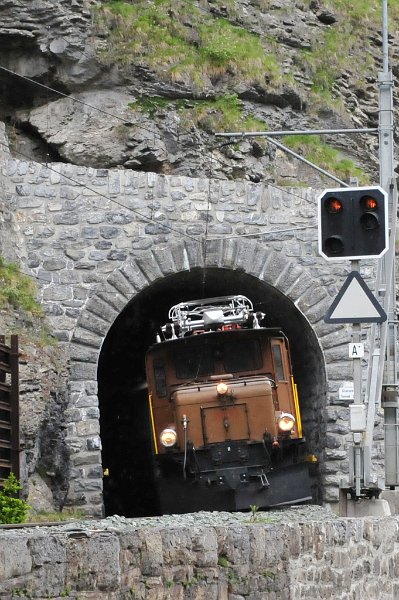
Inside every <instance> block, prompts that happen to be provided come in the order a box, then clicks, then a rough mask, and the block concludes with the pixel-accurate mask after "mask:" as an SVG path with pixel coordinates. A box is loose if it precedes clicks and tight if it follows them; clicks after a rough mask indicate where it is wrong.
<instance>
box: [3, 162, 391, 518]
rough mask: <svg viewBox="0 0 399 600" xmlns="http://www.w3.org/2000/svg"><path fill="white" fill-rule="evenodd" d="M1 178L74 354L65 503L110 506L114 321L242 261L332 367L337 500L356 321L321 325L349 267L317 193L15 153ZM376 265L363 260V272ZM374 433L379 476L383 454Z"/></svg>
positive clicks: (330, 454)
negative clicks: (107, 350)
mask: <svg viewBox="0 0 399 600" xmlns="http://www.w3.org/2000/svg"><path fill="white" fill-rule="evenodd" d="M1 178H2V182H3V185H4V186H5V202H6V209H7V210H8V211H9V212H10V213H12V215H13V217H14V223H15V224H16V226H17V228H18V236H19V238H18V239H19V240H21V241H19V244H20V245H21V249H20V252H19V255H20V257H21V261H22V262H23V268H24V270H25V271H26V272H27V273H29V274H30V275H31V276H33V277H35V278H36V280H37V283H38V287H39V298H40V301H41V303H42V305H43V308H44V310H45V312H46V315H47V318H48V321H49V323H50V327H51V329H52V331H53V332H54V334H55V336H56V337H57V338H58V340H59V343H60V344H61V345H63V346H64V348H65V355H66V356H67V357H68V361H69V392H68V393H69V401H68V407H67V410H66V412H65V419H66V424H67V441H68V447H69V451H70V455H71V466H72V469H71V481H70V486H69V496H68V502H69V504H79V505H80V506H81V507H83V510H84V511H85V512H87V514H93V515H101V512H102V468H101V440H100V437H99V408H98V398H97V365H98V358H99V353H100V349H101V346H102V344H103V341H104V339H105V337H106V335H107V333H108V331H109V330H110V328H111V327H112V324H113V322H114V320H115V319H116V317H117V316H118V315H119V314H120V312H121V311H122V310H123V308H124V307H125V306H126V305H127V303H128V302H129V301H130V300H131V299H132V298H134V296H135V295H136V294H138V293H139V292H140V291H141V290H143V289H145V288H147V287H149V286H151V285H152V284H153V283H154V282H156V281H159V280H160V279H162V278H164V277H167V276H168V275H170V274H172V273H179V272H183V271H187V270H191V269H193V268H195V267H200V268H203V267H204V266H206V267H214V266H216V267H220V268H223V269H232V270H241V271H243V272H245V273H248V274H249V275H252V276H254V277H256V278H258V279H259V280H261V281H264V282H265V283H267V284H268V285H270V286H273V287H274V288H275V289H277V290H279V292H281V293H282V294H284V296H286V297H287V298H288V299H289V300H290V302H292V307H293V310H296V311H299V313H300V314H301V315H302V317H303V318H304V319H305V320H306V322H307V323H309V324H310V326H311V327H312V328H313V331H314V333H315V335H316V336H317V340H318V344H319V347H318V349H316V351H317V352H319V353H322V354H321V356H322V357H323V358H322V360H324V361H325V372H326V378H327V381H326V387H327V398H323V399H322V402H321V403H320V406H324V408H323V414H322V419H323V420H324V422H325V424H326V440H325V447H326V451H325V456H324V463H323V474H322V483H323V485H324V488H325V499H326V501H328V502H336V501H337V500H338V489H339V482H340V479H341V478H342V477H346V476H347V475H346V474H347V471H348V465H347V450H346V446H347V443H348V440H349V437H350V436H349V430H348V413H349V411H348V408H347V404H348V402H347V401H339V399H338V388H339V387H340V386H341V385H342V384H343V382H344V381H346V380H348V379H351V377H352V373H351V364H350V362H349V361H348V357H347V342H348V341H350V329H349V328H348V327H346V326H331V325H326V324H325V323H324V321H323V316H324V314H325V313H326V311H327V309H328V307H329V306H330V304H331V302H332V299H333V297H334V296H335V295H336V293H337V291H338V289H339V288H340V286H341V284H342V282H343V280H344V278H345V277H346V275H347V273H348V264H346V263H336V264H327V263H326V262H325V261H324V260H323V259H321V258H320V257H319V256H318V254H317V216H316V215H317V210H316V196H317V194H316V192H315V191H313V190H311V189H303V188H296V189H291V190H290V189H287V190H285V189H280V188H278V187H275V186H268V185H265V184H253V183H249V182H245V181H223V180H212V181H209V180H206V179H192V178H188V177H173V176H158V175H155V174H153V173H140V172H134V171H126V170H125V171H123V170H104V169H92V168H84V167H76V166H73V165H66V164H60V163H56V164H49V165H47V166H46V165H42V164H38V163H32V162H30V163H28V162H23V161H18V160H15V159H9V160H4V161H3V163H2V164H1ZM206 231H207V234H208V239H207V242H206V252H204V248H205V246H204V235H205V232H206ZM262 232H267V235H266V236H258V237H257V238H254V239H251V237H250V236H251V235H253V234H257V233H258V234H259V233H262ZM248 236H249V237H248ZM6 242H7V240H4V243H6ZM374 267H375V263H373V262H366V261H364V263H363V265H362V273H363V275H364V276H365V277H366V279H368V278H370V280H371V281H372V277H373V273H374ZM365 341H366V350H367V343H368V342H367V339H366V340H365ZM316 383H317V382H316ZM320 390H321V391H320V393H322V394H325V392H324V391H322V388H320ZM379 416H380V415H377V418H379ZM377 437H378V439H377V440H376V446H375V456H374V466H375V469H376V477H377V476H380V475H381V474H382V473H381V469H382V458H383V442H382V436H381V433H380V432H377Z"/></svg>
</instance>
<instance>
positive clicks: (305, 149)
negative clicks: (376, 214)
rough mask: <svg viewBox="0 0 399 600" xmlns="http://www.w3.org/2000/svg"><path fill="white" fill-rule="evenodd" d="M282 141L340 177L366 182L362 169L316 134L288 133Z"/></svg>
mask: <svg viewBox="0 0 399 600" xmlns="http://www.w3.org/2000/svg"><path fill="white" fill-rule="evenodd" d="M283 141H284V144H285V145H286V146H287V147H288V148H291V149H292V150H295V152H298V154H302V155H303V156H305V158H307V159H308V160H310V162H312V163H315V164H316V165H317V166H319V167H321V168H323V169H326V170H328V171H329V172H330V173H332V174H333V175H336V176H337V177H340V178H341V179H348V178H349V177H358V178H359V180H360V183H361V184H367V183H368V181H367V176H366V175H365V173H364V171H362V169H360V168H359V167H357V166H356V165H355V163H354V162H353V160H351V159H349V158H345V157H344V156H343V155H342V154H341V153H340V152H339V150H337V149H336V148H333V147H332V146H329V145H328V144H327V143H325V142H324V141H323V140H322V139H321V138H320V137H319V136H318V135H314V136H313V135H289V136H287V137H285V138H284V140H283Z"/></svg>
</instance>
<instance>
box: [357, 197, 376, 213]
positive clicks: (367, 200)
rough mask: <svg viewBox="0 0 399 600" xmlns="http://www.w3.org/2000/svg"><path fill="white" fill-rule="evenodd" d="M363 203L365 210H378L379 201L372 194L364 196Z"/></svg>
mask: <svg viewBox="0 0 399 600" xmlns="http://www.w3.org/2000/svg"><path fill="white" fill-rule="evenodd" d="M361 203H362V205H363V208H364V209H365V210H376V209H377V208H378V202H377V200H376V199H375V198H373V197H372V196H363V198H362V199H361Z"/></svg>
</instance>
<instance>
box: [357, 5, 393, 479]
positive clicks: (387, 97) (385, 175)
mask: <svg viewBox="0 0 399 600" xmlns="http://www.w3.org/2000/svg"><path fill="white" fill-rule="evenodd" d="M382 42H383V71H382V72H381V73H379V76H378V81H379V162H380V185H381V187H382V188H383V189H384V190H385V191H386V192H387V193H388V202H389V224H390V236H389V250H388V252H387V253H386V254H385V255H384V256H383V258H382V259H381V260H380V261H379V263H378V268H377V286H378V288H379V289H378V290H377V291H379V292H382V294H383V297H382V304H383V307H384V310H385V312H386V313H387V315H388V319H387V321H386V322H385V323H383V324H382V325H381V329H380V356H379V360H373V361H372V362H371V367H370V369H371V370H370V373H369V377H368V380H369V382H371V381H373V382H375V385H370V387H369V388H368V398H367V400H368V424H367V442H366V443H367V445H369V447H371V446H372V443H373V439H372V431H373V429H374V423H371V419H373V421H374V412H375V405H376V404H377V403H379V401H380V397H381V390H382V401H383V408H384V420H385V478H386V482H385V483H386V485H389V486H397V485H399V480H398V477H399V462H398V436H397V430H398V421H397V417H398V407H399V404H398V380H397V369H398V366H397V353H396V344H397V322H396V320H395V315H394V311H395V297H396V294H395V234H396V219H397V189H396V181H395V171H394V158H393V157H394V139H393V77H392V73H391V71H390V70H389V54H388V3H387V0H382ZM373 334H374V336H376V335H377V331H376V328H373ZM371 343H372V345H374V344H375V339H372V340H371ZM384 366H385V373H384ZM370 470H371V463H370V457H369V458H368V464H367V465H365V471H366V472H368V473H369V472H370Z"/></svg>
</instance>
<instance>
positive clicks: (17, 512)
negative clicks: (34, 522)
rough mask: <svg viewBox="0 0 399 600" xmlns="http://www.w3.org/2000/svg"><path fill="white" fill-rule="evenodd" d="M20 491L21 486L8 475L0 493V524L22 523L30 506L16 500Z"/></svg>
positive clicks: (11, 474)
mask: <svg viewBox="0 0 399 600" xmlns="http://www.w3.org/2000/svg"><path fill="white" fill-rule="evenodd" d="M20 489H21V484H20V483H19V481H18V479H17V478H16V477H15V475H14V473H10V475H9V476H8V478H7V479H6V480H5V482H4V484H3V489H2V490H1V491H0V523H2V524H6V523H24V522H25V521H26V516H27V513H28V510H29V509H30V506H29V504H28V503H27V502H25V501H24V500H20V499H19V498H16V496H17V495H18V492H19V491H20Z"/></svg>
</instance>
